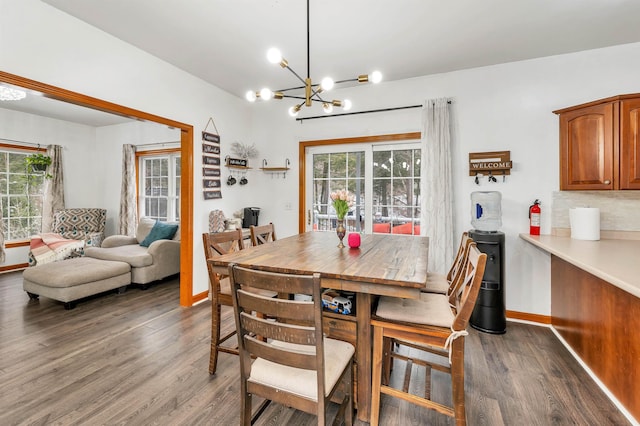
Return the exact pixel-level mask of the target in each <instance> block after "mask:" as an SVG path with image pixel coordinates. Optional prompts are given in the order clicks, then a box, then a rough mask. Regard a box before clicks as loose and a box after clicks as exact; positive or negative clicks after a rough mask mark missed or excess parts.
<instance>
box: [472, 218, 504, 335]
mask: <svg viewBox="0 0 640 426" xmlns="http://www.w3.org/2000/svg"><path fill="white" fill-rule="evenodd" d="M469 236H470V237H471V238H473V241H475V243H476V246H477V247H478V250H480V251H481V252H482V253H486V254H487V264H486V266H485V269H484V276H483V277H482V285H481V286H480V292H479V294H478V299H477V301H476V306H475V308H474V309H473V313H472V314H471V319H470V320H469V323H470V324H471V327H473V328H475V329H477V330H480V331H484V332H486V333H492V334H503V333H506V331H507V318H506V312H505V303H504V281H505V276H504V233H503V232H486V231H478V230H475V229H473V230H471V231H469Z"/></svg>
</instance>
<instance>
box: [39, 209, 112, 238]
mask: <svg viewBox="0 0 640 426" xmlns="http://www.w3.org/2000/svg"><path fill="white" fill-rule="evenodd" d="M106 222H107V211H106V210H105V209H96V208H75V209H64V210H58V211H57V212H56V213H54V215H53V220H52V222H51V232H53V233H56V234H60V235H62V236H63V237H64V238H69V239H73V240H84V242H85V246H87V247H100V245H101V244H102V240H103V239H104V227H105V225H106Z"/></svg>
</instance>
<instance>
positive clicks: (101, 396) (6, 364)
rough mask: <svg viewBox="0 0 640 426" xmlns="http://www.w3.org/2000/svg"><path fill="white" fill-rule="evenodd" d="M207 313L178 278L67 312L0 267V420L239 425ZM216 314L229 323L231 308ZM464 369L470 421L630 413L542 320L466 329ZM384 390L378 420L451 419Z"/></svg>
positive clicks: (582, 419)
mask: <svg viewBox="0 0 640 426" xmlns="http://www.w3.org/2000/svg"><path fill="white" fill-rule="evenodd" d="M209 316H210V306H209V305H208V304H207V303H203V304H200V305H197V306H195V307H193V308H181V307H180V306H179V282H178V280H177V279H176V280H172V281H167V282H162V283H160V284H157V285H154V286H152V287H151V288H149V289H148V290H146V291H142V290H139V289H137V288H131V289H129V290H128V291H127V292H126V293H125V294H123V295H116V294H115V293H108V294H105V295H100V296H98V297H94V298H91V299H89V300H86V301H83V302H80V303H78V305H77V307H76V308H75V309H73V310H70V311H65V310H64V309H63V307H62V304H61V303H59V302H55V301H53V300H51V299H47V298H44V297H43V298H41V299H40V300H39V301H29V298H28V297H27V295H26V294H25V292H24V291H23V290H22V273H21V272H11V273H7V274H2V275H0V383H1V385H0V386H1V388H0V424H1V425H23V424H30V425H53V424H55V425H102V424H105V425H115V424H118V425H149V424H156V425H234V424H238V422H239V417H240V416H239V412H240V411H239V410H240V408H239V385H238V380H237V379H238V358H237V357H235V356H233V355H228V354H221V355H220V358H219V364H218V373H216V375H215V376H209V374H208V372H207V368H208V359H209V338H210V319H209ZM223 321H224V323H223V327H233V326H234V324H233V318H232V316H231V314H230V311H229V310H227V312H226V313H225V314H224V315H223ZM397 367H399V365H397ZM402 370H403V369H402V368H396V369H394V374H393V375H392V380H394V381H398V380H402V378H401V377H396V376H400V374H401V373H402ZM414 374H417V377H418V378H419V377H422V376H423V375H424V373H423V371H421V370H419V369H417V371H416V372H414ZM466 374H467V376H466V395H467V417H468V423H469V424H470V425H492V426H493V425H625V424H629V422H628V421H627V420H626V419H625V417H624V416H623V415H622V414H620V413H619V412H618V410H617V409H616V408H615V407H614V406H613V404H612V403H611V402H610V401H609V400H608V399H607V398H606V397H605V395H604V394H603V393H602V391H601V390H600V389H599V388H598V387H597V386H596V385H595V384H594V383H593V381H592V380H591V379H590V378H589V377H588V376H587V374H586V373H585V372H584V371H583V370H582V368H581V367H580V366H579V365H578V364H577V363H576V362H575V360H574V359H573V358H572V357H571V355H570V354H569V353H568V352H567V351H566V349H565V348H564V347H563V346H562V345H561V344H560V342H559V341H558V340H557V339H556V337H555V336H554V335H553V334H552V332H551V331H550V330H549V329H548V328H545V327H536V326H531V325H525V324H518V323H509V324H508V331H507V333H506V334H504V335H489V334H484V333H480V332H477V331H476V330H473V329H469V337H468V338H467V344H466ZM414 381H415V382H416V383H418V382H419V380H412V382H414ZM434 381H435V383H434V385H433V392H434V394H436V395H437V396H436V397H435V398H440V400H441V401H443V402H446V403H448V402H449V399H450V395H449V392H450V385H449V380H448V378H447V377H446V376H444V375H439V373H437V372H434ZM382 401H383V405H382V410H381V424H383V425H407V424H424V425H451V424H453V421H452V420H450V419H448V418H447V417H445V416H442V415H439V414H437V413H434V412H431V411H428V410H424V409H421V408H417V407H415V406H412V405H408V404H406V403H404V402H402V403H400V402H399V401H398V400H395V399H391V398H386V397H385V396H383V398H382ZM257 402H258V401H256V403H257ZM257 424H260V425H283V424H295V425H312V424H315V417H313V416H310V415H307V414H304V413H301V412H297V411H294V410H291V409H288V408H285V407H282V406H278V405H276V404H272V405H271V406H270V407H269V408H268V409H267V411H266V412H265V413H264V414H263V416H262V417H261V418H260V420H259V422H258V423H257ZM356 424H357V425H363V424H364V423H362V422H356Z"/></svg>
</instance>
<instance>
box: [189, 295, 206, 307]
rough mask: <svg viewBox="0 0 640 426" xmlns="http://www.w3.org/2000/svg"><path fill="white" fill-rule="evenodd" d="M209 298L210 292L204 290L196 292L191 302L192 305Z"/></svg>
mask: <svg viewBox="0 0 640 426" xmlns="http://www.w3.org/2000/svg"><path fill="white" fill-rule="evenodd" d="M207 298H209V292H208V291H203V292H202V293H198V294H194V295H193V298H192V299H191V300H192V303H191V306H193V305H195V304H196V303H197V302H199V301H201V300H204V299H207Z"/></svg>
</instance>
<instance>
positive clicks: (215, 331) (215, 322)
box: [209, 303, 221, 374]
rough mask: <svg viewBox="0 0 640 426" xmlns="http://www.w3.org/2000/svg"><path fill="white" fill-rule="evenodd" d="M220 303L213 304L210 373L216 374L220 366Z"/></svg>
mask: <svg viewBox="0 0 640 426" xmlns="http://www.w3.org/2000/svg"><path fill="white" fill-rule="evenodd" d="M220 315H221V313H220V305H218V304H217V303H212V304H211V354H210V355H209V374H215V372H216V369H217V368H218V342H219V341H220V321H221V318H220Z"/></svg>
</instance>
